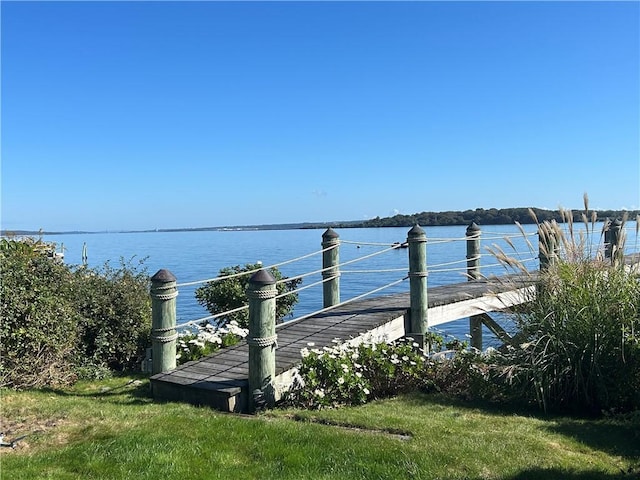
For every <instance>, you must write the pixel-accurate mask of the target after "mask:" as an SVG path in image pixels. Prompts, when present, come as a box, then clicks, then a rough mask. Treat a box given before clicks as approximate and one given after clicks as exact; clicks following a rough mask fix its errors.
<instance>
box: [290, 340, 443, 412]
mask: <svg viewBox="0 0 640 480" xmlns="http://www.w3.org/2000/svg"><path fill="white" fill-rule="evenodd" d="M431 340H434V343H437V344H439V345H440V346H441V347H442V346H444V347H445V348H447V347H449V346H451V345H445V344H444V342H443V341H442V339H440V340H436V338H435V336H434V335H432V338H431ZM334 342H335V343H336V344H335V345H334V346H333V347H324V348H323V349H318V348H314V347H315V346H314V345H312V344H311V345H309V347H311V348H304V349H303V350H302V352H301V354H302V362H301V364H300V366H299V368H298V372H297V375H296V377H295V380H294V383H293V386H292V388H291V389H290V390H289V392H287V394H286V395H285V398H284V400H283V404H284V405H287V406H289V405H291V406H297V407H303V408H325V407H337V406H341V405H359V404H362V403H365V402H367V401H368V400H371V399H374V398H385V397H390V396H394V395H398V394H400V393H405V392H410V391H414V390H427V391H428V390H437V389H438V386H437V384H436V383H435V382H434V379H435V374H434V371H435V369H437V368H439V363H440V362H439V361H434V360H433V359H432V358H429V357H428V356H427V355H426V354H425V353H424V352H423V351H422V350H421V349H420V348H419V345H418V344H417V343H415V342H414V341H413V339H412V338H409V337H407V338H404V339H401V340H398V341H396V342H391V343H386V342H371V341H365V342H363V343H361V344H359V345H351V344H349V343H340V340H339V339H336V340H334ZM443 360H444V357H443ZM444 361H448V360H444Z"/></svg>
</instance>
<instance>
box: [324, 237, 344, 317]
mask: <svg viewBox="0 0 640 480" xmlns="http://www.w3.org/2000/svg"><path fill="white" fill-rule="evenodd" d="M339 245H340V236H339V235H338V234H337V233H336V232H335V231H334V230H333V229H332V228H327V230H326V231H325V232H324V233H323V234H322V250H323V252H322V279H323V280H324V283H323V284H322V306H323V308H328V307H333V306H334V305H337V304H339V303H340V270H339V267H338V265H340V251H339Z"/></svg>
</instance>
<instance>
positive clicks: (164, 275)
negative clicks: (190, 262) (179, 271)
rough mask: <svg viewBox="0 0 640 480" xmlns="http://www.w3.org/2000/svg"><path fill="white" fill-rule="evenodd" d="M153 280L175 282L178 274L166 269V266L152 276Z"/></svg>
mask: <svg viewBox="0 0 640 480" xmlns="http://www.w3.org/2000/svg"><path fill="white" fill-rule="evenodd" d="M151 281H152V282H162V283H169V282H175V281H176V276H175V275H174V274H173V273H171V272H170V271H169V270H165V269H164V268H162V269H160V270H158V271H157V272H156V273H155V275H154V276H153V277H151Z"/></svg>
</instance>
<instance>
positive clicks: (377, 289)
mask: <svg viewBox="0 0 640 480" xmlns="http://www.w3.org/2000/svg"><path fill="white" fill-rule="evenodd" d="M407 278H409V277H408V276H407V277H404V278H401V279H400V280H395V281H393V282H391V283H388V284H386V285H383V286H382V287H378V288H375V289H373V290H370V291H368V292H366V293H363V294H361V295H357V296H355V297H353V298H350V299H349V300H344V301H343V302H340V303H337V304H335V305H332V306H330V307H326V308H322V309H320V310H316V311H315V312H311V313H307V314H305V315H302V316H300V317H297V318H294V319H293V320H289V321H288V322H284V323H281V324H279V325H276V330H278V328H279V327H280V328H281V327H283V326H284V325H291V323H293V322H299V321H301V320H304V319H305V318H309V317H313V316H314V315H319V314H321V313H325V312H328V311H329V310H332V309H334V308H337V307H342V306H343V305H347V304H349V303H351V302H355V301H356V300H360V299H361V298H364V297H367V296H369V295H372V294H374V293H377V292H379V291H381V290H384V289H385V288H389V287H393V286H395V285H398V284H399V283H402V282H404V281H405V280H407Z"/></svg>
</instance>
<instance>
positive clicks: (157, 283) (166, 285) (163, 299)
mask: <svg viewBox="0 0 640 480" xmlns="http://www.w3.org/2000/svg"><path fill="white" fill-rule="evenodd" d="M177 296H178V289H177V288H176V277H175V276H174V275H173V273H171V272H170V271H169V270H158V272H156V274H155V275H154V276H153V277H151V348H152V357H151V358H152V360H151V362H152V368H151V373H152V374H156V373H161V372H166V371H168V370H173V369H174V368H176V339H177V338H178V333H177V331H176V297H177Z"/></svg>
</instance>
